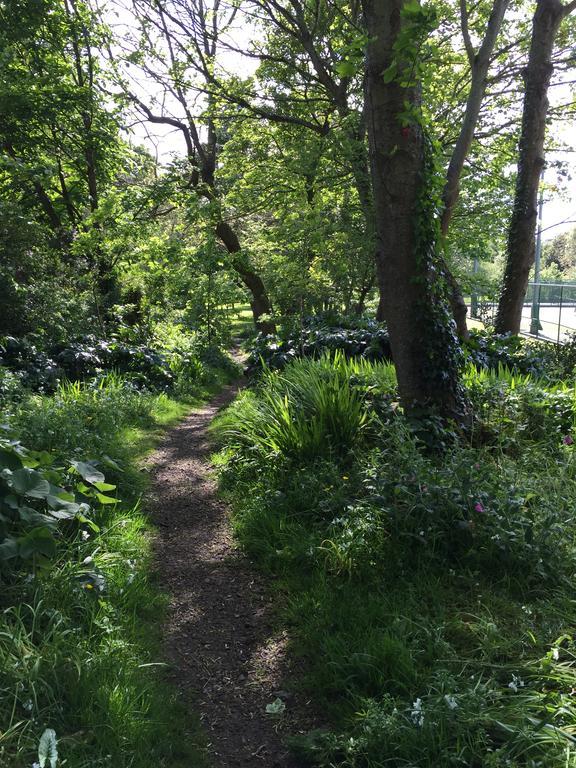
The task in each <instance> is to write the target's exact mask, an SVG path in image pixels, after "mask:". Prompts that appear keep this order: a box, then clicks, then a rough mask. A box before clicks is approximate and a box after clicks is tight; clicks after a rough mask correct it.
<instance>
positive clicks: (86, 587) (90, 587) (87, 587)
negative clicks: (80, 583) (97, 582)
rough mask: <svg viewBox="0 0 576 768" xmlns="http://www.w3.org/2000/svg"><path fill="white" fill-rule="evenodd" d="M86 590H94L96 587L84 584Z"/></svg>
mask: <svg viewBox="0 0 576 768" xmlns="http://www.w3.org/2000/svg"><path fill="white" fill-rule="evenodd" d="M84 589H94V585H93V584H90V583H88V584H84Z"/></svg>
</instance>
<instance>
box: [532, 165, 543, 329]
mask: <svg viewBox="0 0 576 768" xmlns="http://www.w3.org/2000/svg"><path fill="white" fill-rule="evenodd" d="M543 208H544V171H542V177H541V179H540V197H539V199H538V229H537V230H536V252H535V254H534V285H533V287H532V312H531V315H530V333H533V334H534V335H535V336H538V332H539V331H541V330H542V325H541V324H540V257H541V256H542V210H543Z"/></svg>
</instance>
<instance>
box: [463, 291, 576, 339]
mask: <svg viewBox="0 0 576 768" xmlns="http://www.w3.org/2000/svg"><path fill="white" fill-rule="evenodd" d="M497 306H498V305H497V302H496V301H495V300H494V299H493V298H490V297H486V296H478V295H474V294H473V295H472V297H471V301H470V317H472V318H474V319H475V320H480V321H481V322H482V323H483V324H484V325H486V326H491V325H494V319H495V316H496V309H497ZM520 330H521V332H522V333H523V334H526V335H527V336H535V337H538V338H542V339H546V340H547V341H555V342H557V343H558V344H563V343H564V342H566V341H568V340H569V339H570V338H571V336H572V335H573V334H574V333H576V284H575V283H528V291H527V292H526V299H525V300H524V306H523V308H522V323H521V326H520Z"/></svg>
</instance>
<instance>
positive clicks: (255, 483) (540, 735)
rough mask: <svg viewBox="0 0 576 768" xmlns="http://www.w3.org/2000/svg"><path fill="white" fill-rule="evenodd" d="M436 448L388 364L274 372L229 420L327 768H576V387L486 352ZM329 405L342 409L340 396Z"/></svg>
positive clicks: (245, 521) (308, 744)
mask: <svg viewBox="0 0 576 768" xmlns="http://www.w3.org/2000/svg"><path fill="white" fill-rule="evenodd" d="M465 383H466V388H467V391H468V392H469V395H470V397H471V399H472V401H473V404H474V411H475V413H476V414H477V415H476V419H475V422H474V425H473V427H472V435H471V438H470V440H469V442H468V444H467V445H463V444H462V443H461V442H459V441H458V440H456V441H454V439H453V438H451V437H450V436H445V439H444V440H443V442H442V450H440V451H438V445H439V443H438V441H437V440H436V441H435V443H434V447H435V450H434V452H431V451H430V449H429V445H428V444H427V443H423V442H422V440H421V434H422V425H421V424H415V423H414V421H413V420H408V419H406V418H405V416H404V415H403V414H402V411H401V409H400V408H399V404H398V399H397V392H396V388H395V380H394V371H393V368H392V366H391V365H389V364H386V363H370V362H367V361H362V360H346V358H345V357H344V356H343V355H340V354H336V355H332V356H330V355H324V356H323V357H321V358H320V359H318V360H302V361H296V362H292V363H290V365H288V366H287V367H286V368H285V369H284V371H283V372H274V371H265V372H264V374H263V377H262V379H261V381H260V382H259V383H257V384H256V385H255V387H254V388H253V389H252V390H250V391H247V392H245V393H243V394H242V396H241V397H240V398H239V400H238V401H237V403H236V404H234V405H233V406H232V407H231V408H230V409H229V410H228V411H227V412H226V413H224V414H223V415H222V416H221V417H220V419H219V421H218V423H217V425H216V427H215V432H216V434H215V437H216V439H217V440H219V441H220V442H221V445H222V446H223V447H222V450H221V452H220V454H219V457H218V462H219V464H220V465H221V480H222V487H223V490H224V492H225V493H226V494H227V495H228V497H229V498H230V499H231V500H232V503H233V505H234V508H235V518H234V521H235V528H236V532H237V535H238V537H239V540H240V542H241V543H242V545H243V546H244V547H245V548H246V550H247V551H248V552H249V553H250V554H251V556H252V557H254V558H255V559H256V560H257V562H258V563H259V564H260V567H261V568H263V569H264V570H265V572H267V573H269V574H270V576H271V577H273V589H274V590H275V591H276V593H277V596H278V598H279V600H280V602H281V604H282V606H283V607H282V609H281V615H282V621H283V622H284V623H285V625H286V626H287V627H289V630H290V633H291V636H292V648H291V652H292V653H294V654H296V655H297V656H298V657H299V658H300V659H301V660H302V662H303V664H304V667H305V675H304V681H303V683H302V684H303V685H304V687H305V688H306V690H307V691H309V693H310V695H313V696H314V697H315V699H316V700H317V702H318V703H319V706H320V707H321V709H322V710H323V711H324V713H325V715H326V716H327V717H328V719H329V721H330V723H331V726H330V727H329V728H327V729H323V730H320V731H318V732H313V733H310V734H308V735H307V736H306V737H304V738H301V739H298V740H296V741H295V743H294V745H293V748H294V749H295V750H296V752H297V754H298V755H299V758H300V759H301V760H302V761H303V762H304V763H305V764H310V765H316V766H322V767H323V768H328V767H329V766H340V767H341V768H344V767H346V768H349V767H350V766H355V767H356V768H359V767H360V766H362V767H365V766H370V767H371V768H376V767H377V766H378V767H380V766H388V765H390V766H408V765H409V766H419V767H420V766H422V767H424V766H426V768H431V767H432V766H439V765H442V766H451V765H454V766H458V765H462V766H502V767H503V766H518V767H520V766H523V767H524V766H526V767H527V766H547V767H550V768H552V767H555V766H558V768H560V766H566V765H573V764H574V761H575V760H576V752H575V749H574V738H575V733H576V730H575V726H576V712H575V710H574V705H573V695H574V688H575V683H576V667H575V653H576V647H575V646H574V631H575V625H576V613H575V611H574V606H573V599H572V595H573V590H572V584H573V579H574V574H575V572H576V548H575V545H574V540H575V538H574V537H575V533H576V529H575V523H574V516H573V509H574V505H575V503H576V469H575V467H576V464H575V461H576V459H575V456H574V448H573V445H574V437H573V434H574V429H575V423H576V422H575V418H576V411H575V407H576V399H575V393H574V388H573V386H572V384H571V383H568V382H566V383H565V384H558V385H550V384H549V383H548V382H546V380H543V379H539V378H536V377H533V376H530V375H529V374H524V375H521V374H518V373H517V372H513V371H510V370H509V369H506V368H504V367H502V366H501V368H500V370H499V371H490V370H484V371H482V370H480V371H479V370H478V369H477V368H476V367H475V366H472V365H470V366H469V367H468V369H467V373H466V376H465ZM324 403H326V404H328V403H329V406H328V405H327V406H326V408H327V410H328V411H329V413H330V418H326V417H325V416H324V415H323V413H324V412H323V410H322V404H324Z"/></svg>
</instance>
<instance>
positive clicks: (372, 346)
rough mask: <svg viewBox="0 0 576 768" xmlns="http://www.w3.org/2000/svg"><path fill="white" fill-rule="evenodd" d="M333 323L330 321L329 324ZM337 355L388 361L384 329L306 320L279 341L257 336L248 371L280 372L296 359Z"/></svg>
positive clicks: (358, 321)
mask: <svg viewBox="0 0 576 768" xmlns="http://www.w3.org/2000/svg"><path fill="white" fill-rule="evenodd" d="M332 322H334V321H332ZM336 350H339V351H341V352H342V353H343V354H344V355H346V356H347V357H362V358H364V359H366V360H374V361H378V360H380V361H384V360H390V356H391V353H390V342H389V339H388V332H387V331H386V328H385V327H384V326H383V325H382V324H381V323H377V322H376V321H375V320H369V319H364V318H363V319H355V321H354V322H352V321H351V322H349V323H347V324H346V323H344V322H343V320H342V319H341V320H340V323H339V324H338V325H332V324H330V318H329V317H325V316H322V315H320V316H318V317H311V318H307V319H306V320H305V321H304V322H303V324H302V326H301V328H296V329H295V330H292V331H290V332H288V333H287V334H285V335H284V336H283V337H276V336H262V335H260V336H258V337H257V338H256V341H255V342H254V345H253V347H252V349H251V350H250V358H249V370H252V371H254V370H257V369H258V368H259V367H260V366H261V365H262V363H264V365H266V366H267V367H269V368H271V369H280V370H281V369H283V368H284V367H285V366H286V365H287V364H288V363H289V362H290V361H291V360H294V359H295V358H298V357H319V356H320V355H322V353H324V352H329V351H332V352H333V351H336Z"/></svg>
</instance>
